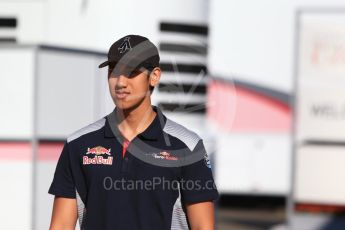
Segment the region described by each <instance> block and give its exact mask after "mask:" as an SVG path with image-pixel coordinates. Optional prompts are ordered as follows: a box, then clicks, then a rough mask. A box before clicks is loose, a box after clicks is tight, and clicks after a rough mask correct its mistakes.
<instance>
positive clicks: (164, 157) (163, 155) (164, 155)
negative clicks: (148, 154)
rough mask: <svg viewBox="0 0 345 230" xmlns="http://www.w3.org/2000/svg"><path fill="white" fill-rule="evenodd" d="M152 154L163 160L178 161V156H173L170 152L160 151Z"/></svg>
mask: <svg viewBox="0 0 345 230" xmlns="http://www.w3.org/2000/svg"><path fill="white" fill-rule="evenodd" d="M152 156H153V157H154V158H155V159H162V160H169V161H177V160H178V159H177V157H174V156H171V155H170V153H168V152H165V151H164V152H160V153H159V154H157V153H153V154H152Z"/></svg>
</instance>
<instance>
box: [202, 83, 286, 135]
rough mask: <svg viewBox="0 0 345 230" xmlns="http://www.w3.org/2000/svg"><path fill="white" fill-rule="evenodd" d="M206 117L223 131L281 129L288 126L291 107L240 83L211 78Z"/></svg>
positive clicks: (283, 129) (284, 129)
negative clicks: (234, 83) (232, 83)
mask: <svg viewBox="0 0 345 230" xmlns="http://www.w3.org/2000/svg"><path fill="white" fill-rule="evenodd" d="M207 109H208V110H207V117H208V119H209V120H210V121H211V122H213V123H215V124H216V125H218V126H219V128H220V129H222V130H224V131H229V132H232V131H235V132H237V131H240V132H281V133H287V132H289V131H290V129H291V118H292V117H291V108H290V107H289V105H287V104H284V103H282V102H280V101H278V100H275V99H274V98H270V97H268V96H266V95H263V94H260V93H259V92H255V91H253V90H250V89H246V88H243V87H241V86H236V87H235V86H234V85H231V84H227V83H224V82H221V81H217V80H212V81H211V83H210V84H209V88H208V95H207Z"/></svg>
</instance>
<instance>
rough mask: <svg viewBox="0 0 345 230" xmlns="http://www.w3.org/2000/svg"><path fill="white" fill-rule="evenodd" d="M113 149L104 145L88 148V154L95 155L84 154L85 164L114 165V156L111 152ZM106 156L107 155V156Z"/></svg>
mask: <svg viewBox="0 0 345 230" xmlns="http://www.w3.org/2000/svg"><path fill="white" fill-rule="evenodd" d="M110 151H111V149H106V148H104V147H102V146H96V147H93V148H87V151H86V155H91V154H92V155H94V157H89V156H83V165H90V164H103V165H112V164H113V157H112V156H111V153H110ZM104 156H107V157H106V158H105V157H104Z"/></svg>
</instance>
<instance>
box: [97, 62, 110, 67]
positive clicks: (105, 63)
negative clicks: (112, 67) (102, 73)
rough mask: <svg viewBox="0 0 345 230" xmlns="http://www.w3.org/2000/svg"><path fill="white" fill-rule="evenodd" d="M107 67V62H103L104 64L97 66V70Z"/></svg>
mask: <svg viewBox="0 0 345 230" xmlns="http://www.w3.org/2000/svg"><path fill="white" fill-rule="evenodd" d="M108 65H109V61H105V62H103V63H101V64H100V65H99V66H98V68H103V67H105V66H108Z"/></svg>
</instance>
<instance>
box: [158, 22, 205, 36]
mask: <svg viewBox="0 0 345 230" xmlns="http://www.w3.org/2000/svg"><path fill="white" fill-rule="evenodd" d="M160 30H161V31H165V32H177V33H190V34H200V35H207V34H208V28H207V26H206V25H193V24H186V23H183V24H182V23H173V22H161V24H160Z"/></svg>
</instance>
